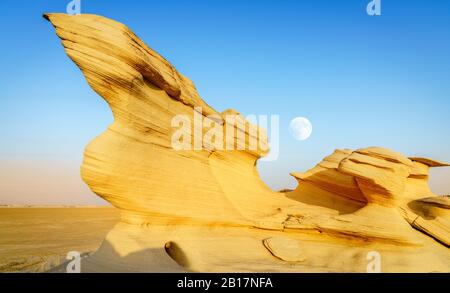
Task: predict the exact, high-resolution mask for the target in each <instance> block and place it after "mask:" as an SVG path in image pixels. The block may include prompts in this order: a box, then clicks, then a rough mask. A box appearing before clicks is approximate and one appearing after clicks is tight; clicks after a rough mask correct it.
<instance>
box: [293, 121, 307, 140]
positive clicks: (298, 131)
mask: <svg viewBox="0 0 450 293" xmlns="http://www.w3.org/2000/svg"><path fill="white" fill-rule="evenodd" d="M289 132H290V133H291V135H292V136H293V137H294V138H295V139H296V140H305V139H308V138H309V137H310V136H311V133H312V124H311V122H309V120H308V119H306V118H305V117H296V118H294V119H292V121H291V123H290V124H289Z"/></svg>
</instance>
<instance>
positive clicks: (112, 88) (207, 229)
mask: <svg viewBox="0 0 450 293" xmlns="http://www.w3.org/2000/svg"><path fill="white" fill-rule="evenodd" d="M45 17H46V18H47V19H48V20H49V21H50V22H51V23H52V24H53V25H54V27H55V28H56V34H57V35H58V36H59V37H60V39H61V41H62V44H63V46H64V49H65V50H66V53H67V55H68V56H69V57H70V58H71V59H72V60H73V61H74V62H75V63H76V64H77V65H78V67H79V68H80V69H81V71H82V73H83V74H84V76H85V78H86V80H87V81H88V83H89V85H90V86H91V87H92V88H93V89H94V90H95V91H96V92H97V93H98V94H99V95H100V96H102V97H103V98H104V99H105V100H106V101H107V102H108V104H109V106H110V107H111V110H112V112H113V115H114V123H113V124H111V125H110V126H109V127H108V129H107V130H106V131H105V132H104V133H102V134H101V135H100V136H98V137H97V138H95V139H94V140H93V141H92V142H91V143H90V144H89V145H88V146H87V148H86V151H85V156H84V161H83V165H82V169H81V175H82V178H83V180H84V181H85V182H86V183H87V184H88V185H89V187H90V188H91V189H92V190H93V191H94V192H95V193H96V194H98V195H99V196H101V197H103V198H104V199H106V200H107V201H109V202H110V203H111V204H112V205H114V206H115V207H117V208H118V209H120V211H121V214H122V218H121V221H120V223H118V224H117V225H116V227H115V228H114V229H113V230H112V231H111V232H110V233H109V234H108V236H107V237H106V239H105V241H104V243H103V244H102V246H101V248H100V249H99V250H98V251H97V252H96V253H95V254H93V255H92V256H90V257H88V258H86V259H84V260H83V263H82V270H83V271H86V272H88V271H204V272H212V271H298V272H305V271H319V272H322V271H348V272H365V271H366V266H367V263H368V260H367V256H368V253H369V252H372V251H376V252H378V253H379V254H380V256H381V269H382V271H386V272H395V271H402V272H403V271H407V272H410V271H423V272H430V271H450V251H449V249H448V246H449V245H450V203H449V198H448V197H438V196H436V195H434V194H433V193H432V192H431V191H430V190H429V188H428V181H427V180H428V169H429V167H438V166H444V165H445V166H448V165H446V164H444V163H440V162H437V161H434V160H431V159H425V158H407V157H405V156H403V155H402V154H399V153H396V152H393V151H390V150H387V149H384V148H378V147H371V148H366V149H359V150H355V151H352V150H336V151H335V152H334V153H333V154H331V155H330V156H328V157H326V158H325V159H324V160H323V161H322V162H320V163H319V164H318V165H317V166H316V167H314V168H313V169H311V170H309V171H308V172H306V173H303V174H300V173H293V174H292V175H293V176H294V177H295V178H296V179H297V180H298V182H299V184H298V187H297V188H296V189H295V190H294V191H292V192H285V193H277V192H273V191H272V190H270V189H269V188H268V187H266V186H265V185H264V183H263V182H262V181H261V180H260V178H259V177H258V174H257V171H256V168H255V165H256V161H257V160H258V159H259V158H260V157H261V156H264V155H265V154H266V153H267V145H266V143H267V142H266V140H265V133H264V132H263V131H262V130H261V129H258V128H256V126H254V125H252V124H250V123H249V122H248V121H245V120H244V122H243V123H242V124H237V125H235V124H231V123H229V122H228V121H225V120H224V118H225V116H226V115H235V116H236V117H238V118H241V116H240V115H239V114H238V112H236V111H234V110H228V111H225V112H223V113H219V112H217V111H216V110H214V109H212V108H211V107H210V106H208V105H207V104H206V103H205V102H204V101H203V100H202V98H201V97H200V96H199V95H198V93H197V91H196V89H195V86H194V84H193V83H192V82H191V81H190V80H189V79H187V78H186V77H184V76H183V75H181V74H180V73H178V72H177V71H176V69H175V68H174V67H173V66H172V65H171V64H170V63H169V62H168V61H166V60H165V59H164V58H163V57H162V56H160V55H159V54H158V53H156V52H155V51H153V50H152V49H150V48H149V47H148V46H147V45H146V44H144V43H143V42H142V41H141V40H140V39H139V38H138V37H137V36H136V35H135V34H133V33H132V32H131V31H130V30H129V29H128V28H127V27H126V26H124V25H123V24H120V23H118V22H115V21H113V20H110V19H107V18H103V17H100V16H96V15H76V16H68V15H64V14H46V15H45ZM177 115H178V116H179V115H184V116H182V117H184V118H185V119H187V120H189V121H194V120H195V119H198V118H199V117H200V118H201V119H202V120H203V127H202V128H201V129H200V132H201V133H200V135H202V134H203V132H204V131H205V129H207V128H208V127H210V126H211V125H215V123H216V124H219V125H221V126H222V127H223V129H222V130H223V132H221V134H225V133H226V132H227V131H228V130H230V129H231V130H233V136H232V137H233V142H232V144H233V145H234V146H237V150H227V148H224V147H223V145H221V144H220V143H219V144H217V141H215V142H214V143H211V141H210V142H209V143H208V142H206V143H205V142H203V143H201V144H200V145H198V142H197V141H196V139H195V137H196V135H199V133H198V131H196V130H195V129H194V131H192V132H191V131H187V130H186V131H185V132H183V133H182V134H183V135H185V136H184V137H188V138H189V140H188V141H187V143H185V144H184V145H183V146H185V147H186V146H187V147H188V148H181V149H174V147H173V146H174V145H173V137H174V131H176V129H177V128H174V127H173V118H174V117H176V116H177ZM189 129H191V128H189ZM222 130H221V131H222ZM234 130H236V132H234ZM216 134H218V133H216ZM219 134H220V133H219ZM253 137H257V138H258V139H259V142H260V143H261V144H258V145H257V146H256V148H255V147H253V148H252V147H251V145H250V144H251V142H250V141H251V140H250V138H253ZM191 138H192V139H191ZM239 146H240V148H239ZM369 255H370V254H369Z"/></svg>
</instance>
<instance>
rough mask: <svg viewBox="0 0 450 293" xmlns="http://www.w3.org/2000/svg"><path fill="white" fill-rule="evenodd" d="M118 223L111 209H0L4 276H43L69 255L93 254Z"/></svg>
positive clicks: (0, 267) (0, 264)
mask: <svg viewBox="0 0 450 293" xmlns="http://www.w3.org/2000/svg"><path fill="white" fill-rule="evenodd" d="M118 220H119V211H118V210H116V209H114V208H111V207H57V208H48V207H47V208H38V207H33V208H23V207H22V208H13V207H6V208H0V272H43V271H47V270H49V269H50V268H52V267H54V266H57V265H58V264H60V263H61V262H63V261H65V257H66V255H67V253H68V252H69V251H79V252H80V253H89V252H92V251H94V250H96V249H97V248H98V246H99V245H100V244H101V242H102V240H103V239H104V237H105V235H106V233H108V231H109V230H110V229H111V228H112V227H113V226H114V224H115V223H116V222H118Z"/></svg>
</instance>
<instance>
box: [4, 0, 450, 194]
mask: <svg viewBox="0 0 450 293" xmlns="http://www.w3.org/2000/svg"><path fill="white" fill-rule="evenodd" d="M68 2H69V1H68V0H67V1H66V0H60V1H55V0H53V1H44V0H39V1H12V0H2V1H1V2H0V10H1V11H2V17H1V18H0V26H1V27H2V46H1V52H2V54H0V60H1V65H2V70H1V71H0V80H1V87H0V88H1V91H0V122H1V126H0V136H1V144H0V162H6V161H7V162H8V164H14V162H16V161H17V162H18V161H20V162H24V165H27V163H30V162H34V163H33V164H36V166H42V165H43V164H44V165H46V166H47V167H48V168H53V167H54V168H56V169H57V168H58V167H57V165H58V164H59V165H60V163H61V162H62V164H63V165H65V166H66V167H65V168H66V169H68V170H72V171H73V170H75V171H74V173H73V174H75V175H74V176H77V172H78V168H79V164H80V162H81V158H82V152H83V148H84V147H85V145H86V144H87V143H88V142H89V141H90V140H91V139H92V138H93V137H95V136H96V135H98V134H99V133H101V132H102V131H103V130H104V129H105V128H106V127H107V125H108V124H109V123H111V122H112V116H111V113H110V111H109V109H108V107H107V105H106V103H105V102H104V101H103V100H102V99H101V98H100V97H98V96H97V95H96V93H94V92H93V91H92V90H91V89H90V88H89V86H88V85H87V83H86V81H85V80H84V78H83V76H82V74H81V73H80V72H79V70H78V68H77V67H76V66H75V65H74V64H73V63H72V62H71V61H70V60H69V58H68V57H67V56H66V55H65V53H64V51H63V48H62V46H61V45H60V42H59V39H58V38H57V37H56V35H55V34H54V30H53V28H52V27H51V25H50V24H49V23H47V22H46V21H45V20H44V19H43V18H42V16H41V15H42V13H43V12H65V10H66V4H67V3H68ZM81 2H82V7H81V9H82V11H81V12H82V13H95V14H100V15H103V16H107V17H110V18H113V19H115V20H118V21H120V22H123V23H125V24H126V25H128V26H129V27H130V28H131V29H132V30H134V32H135V33H136V34H137V35H138V36H140V37H141V38H142V39H143V40H144V41H145V42H146V43H147V44H149V45H150V46H151V47H152V48H153V49H155V50H157V51H158V52H159V53H161V54H162V55H163V56H165V57H166V58H167V59H168V60H169V61H170V62H172V63H173V64H174V65H175V67H176V68H177V69H178V70H179V71H180V72H182V73H183V74H184V75H186V76H187V77H189V78H190V79H192V80H193V81H194V82H195V84H196V86H197V88H198V90H199V92H200V95H201V96H202V97H203V98H204V99H205V100H206V101H207V102H208V103H209V104H210V105H211V106H213V107H214V108H216V109H217V110H219V111H221V110H225V109H227V108H235V109H237V110H239V111H240V112H241V113H243V114H279V115H280V117H281V142H280V144H281V146H280V147H281V153H282V154H281V155H280V157H279V160H277V161H276V162H271V163H262V164H260V165H259V169H260V172H261V174H262V177H263V178H264V179H265V181H266V182H267V183H268V184H269V185H271V186H272V187H274V188H281V187H283V186H289V187H292V186H293V185H294V184H293V183H294V182H293V180H292V179H290V178H289V175H288V173H289V172H292V171H302V170H305V169H308V168H310V167H312V166H314V164H315V163H317V162H319V161H320V160H321V159H322V158H323V157H324V156H325V155H327V154H329V153H331V152H332V151H333V150H334V149H335V148H344V147H347V148H358V147H365V146H371V145H379V146H385V147H388V148H392V149H394V150H397V151H400V152H402V153H404V154H407V155H414V156H428V157H432V158H435V159H440V160H444V161H450V131H449V125H450V111H449V110H450V1H427V0H421V1H419V0H409V1H399V0H396V1H394V0H382V15H381V16H379V17H370V16H368V15H367V14H366V11H365V9H366V5H367V3H368V2H369V0H333V1H332V0H330V1H325V0H310V1H299V0H293V1H285V0H281V1H280V0H273V1H264V0H259V1H256V0H254V1H245V0H239V1H232V0H224V1H183V0H177V1H140V0H131V1H120V2H119V1H104V0H81ZM296 116H305V117H307V118H309V119H310V120H311V122H312V124H313V127H314V130H313V134H312V136H311V138H310V139H308V140H306V141H301V142H299V141H295V140H294V139H293V138H292V137H291V136H290V135H289V132H288V124H289V121H290V120H291V119H292V118H294V117H296ZM55 162H58V163H55ZM2 164H3V163H2ZM3 165H4V166H5V164H3ZM59 165H58V166H59ZM24 168H26V167H24ZM39 168H40V167H36V172H37V173H39ZM19 169H20V168H19ZM0 171H1V172H8V171H7V170H0ZM28 171H29V170H28ZM29 173H30V174H33V172H29ZM37 173H36V175H37ZM69 173H70V172H69ZM69 173H68V174H69ZM19 174H20V172H19ZM70 174H72V173H70ZM42 176H44V175H42ZM49 178H50V177H49ZM449 179H450V178H449ZM76 180H79V179H78V177H77V179H76ZM448 181H450V180H448ZM23 184H27V183H26V182H23ZM74 184H75V183H74ZM79 184H82V183H81V181H80V182H79ZM9 188H10V189H9V190H14V187H13V186H9ZM0 192H3V193H4V192H5V191H2V190H0ZM78 192H80V191H78ZM449 193H450V190H449ZM0 196H3V194H1V193H0ZM21 196H25V195H21ZM83 196H84V195H83ZM91 197H92V196H91V195H90V194H88V195H85V198H82V197H81V195H80V197H77V200H74V201H73V202H74V203H78V202H83V203H84V202H90V198H91ZM52 198H53V197H52ZM15 199H17V202H19V201H20V200H21V199H20V198H18V197H15ZM15 199H14V198H12V197H11V198H7V199H6V201H15ZM4 200H5V199H4ZM52 200H53V202H59V201H58V200H61V201H64V200H63V199H61V198H59V199H58V200H55V199H52ZM52 200H50V201H52ZM0 203H1V198H0Z"/></svg>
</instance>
